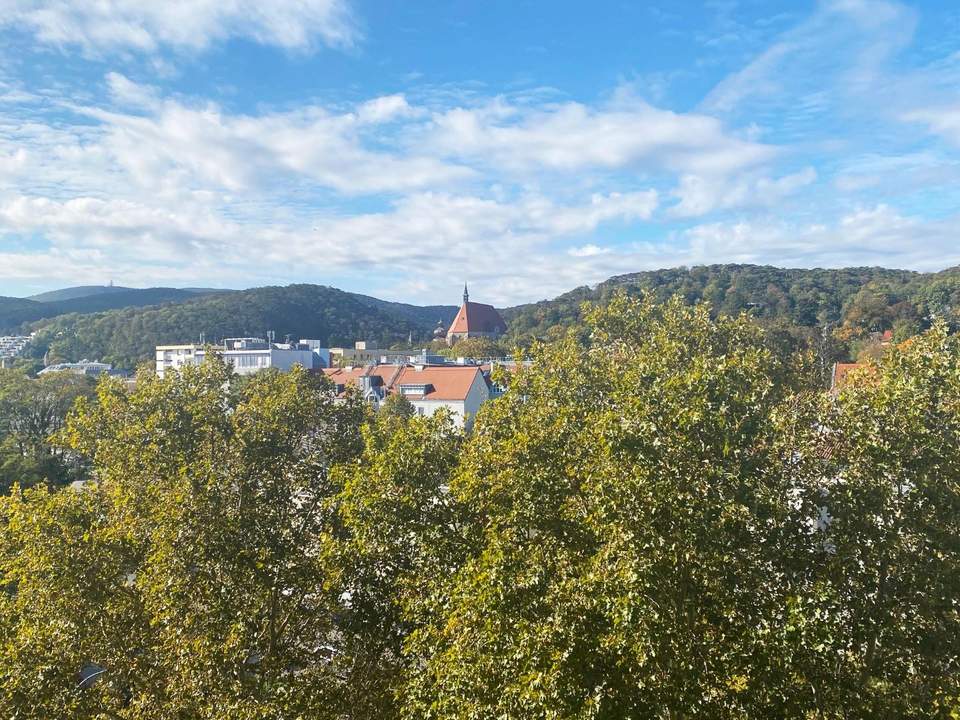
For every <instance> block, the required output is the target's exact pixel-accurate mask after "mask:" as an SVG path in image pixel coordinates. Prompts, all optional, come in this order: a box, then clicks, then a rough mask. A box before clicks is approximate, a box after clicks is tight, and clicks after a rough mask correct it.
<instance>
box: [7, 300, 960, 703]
mask: <svg viewBox="0 0 960 720" xmlns="http://www.w3.org/2000/svg"><path fill="white" fill-rule="evenodd" d="M585 322H586V323H587V326H588V328H589V333H587V337H588V339H587V340H586V341H582V340H581V339H580V337H578V336H577V335H575V334H570V335H567V336H565V337H563V338H560V339H558V340H557V341H555V342H553V343H550V344H548V345H536V346H534V347H533V348H532V350H531V353H532V355H533V357H534V362H533V364H532V366H531V367H529V368H522V369H520V370H518V371H517V372H516V373H515V374H514V375H512V376H511V377H510V378H509V379H504V382H509V390H508V392H507V393H506V394H505V395H504V396H503V397H502V398H500V399H498V400H495V401H492V402H490V403H488V404H486V405H485V406H484V407H483V409H482V410H481V411H480V413H479V416H478V417H477V419H476V423H475V426H474V429H473V431H472V432H471V434H470V435H468V436H466V437H464V436H463V435H461V434H460V433H459V432H458V431H456V430H455V429H454V428H453V426H452V424H451V423H450V422H449V421H448V420H447V419H445V418H444V417H442V416H434V417H433V418H423V417H416V416H411V415H410V413H409V412H405V411H404V409H403V407H402V405H403V403H400V402H397V403H392V404H391V408H390V410H389V411H387V412H384V413H381V414H380V415H378V416H377V417H376V418H372V417H370V416H369V414H368V411H367V409H366V408H365V406H364V405H363V404H362V403H361V402H360V401H359V400H358V399H357V398H356V397H352V398H348V400H347V401H346V402H337V401H336V400H335V398H334V396H333V389H332V388H331V387H330V386H329V385H328V384H327V381H326V380H325V379H324V378H318V377H315V376H311V375H308V374H306V373H303V372H297V371H295V372H292V373H288V374H278V373H274V372H265V373H263V374H259V375H256V376H253V377H252V378H250V379H249V380H245V381H244V382H242V383H241V382H239V381H238V380H237V379H236V378H235V377H233V376H231V374H230V372H229V370H228V368H226V367H225V366H224V365H222V364H220V363H219V362H217V361H216V360H215V359H211V360H210V361H208V362H207V363H206V364H204V365H203V366H200V367H196V368H194V367H189V368H186V369H185V370H184V372H183V375H182V376H175V377H171V378H167V379H165V380H159V379H157V378H155V377H153V376H151V375H149V374H144V375H142V376H141V377H140V378H139V382H138V387H137V389H136V391H134V392H132V393H128V392H127V391H126V390H124V389H123V387H122V386H121V385H119V384H118V383H116V382H115V381H111V380H105V381H104V382H103V383H102V384H101V385H100V387H99V392H98V397H97V399H96V400H95V401H93V400H82V401H80V403H79V405H78V406H77V408H76V410H75V411H74V413H73V414H72V415H71V417H70V420H69V422H68V423H67V427H66V429H65V431H64V432H63V433H62V434H61V435H60V439H59V442H61V443H63V444H64V445H66V446H67V447H69V448H71V449H72V450H73V451H75V452H77V453H80V454H82V455H83V456H85V457H87V458H89V460H90V462H91V463H92V467H93V473H94V477H95V478H96V479H97V482H96V483H91V484H90V485H89V486H88V487H87V489H86V490H84V491H61V492H54V491H50V490H49V489H47V488H45V487H39V488H36V489H31V490H22V489H16V490H15V491H14V492H13V493H12V495H11V496H10V497H8V498H5V499H3V500H2V503H0V517H2V522H0V573H2V575H3V587H4V588H5V589H4V590H3V591H2V592H0V604H2V606H0V637H2V639H3V642H2V643H0V669H2V673H0V711H2V714H4V715H7V716H11V717H18V718H37V719H39V718H44V719H45V718H51V717H71V718H79V719H82V718H101V717H111V718H128V719H132V718H151V720H153V719H160V720H162V719H164V718H169V719H171V720H173V719H174V718H209V719H211V720H212V719H213V718H218V719H219V718H244V719H252V718H299V717H303V718H307V717H309V718H351V719H360V718H371V719H372V718H377V719H380V718H410V719H413V718H451V719H452V718H458V719H459V718H476V719H478V720H479V719H480V718H494V717H496V718H557V719H562V718H570V719H573V718H577V719H582V718H678V717H683V718H711V719H714V718H766V717H778V718H874V717H889V718H894V717H895V718H931V717H943V718H949V717H956V714H957V713H958V712H960V666H958V662H960V659H958V653H960V613H958V604H957V603H958V600H957V598H958V596H960V592H958V591H960V540H958V538H960V454H958V452H957V448H958V447H960V338H958V337H957V336H956V335H951V334H949V332H948V330H947V328H946V327H945V325H944V324H942V323H940V324H937V325H935V326H934V327H933V328H932V329H931V330H929V331H927V332H926V333H925V334H923V335H921V336H919V337H916V338H914V339H913V340H912V341H910V342H909V343H906V344H903V345H901V346H898V347H895V348H893V349H892V350H891V351H890V352H889V353H887V354H886V355H885V356H884V357H883V359H882V361H881V363H880V364H879V365H877V366H875V367H874V368H873V369H870V370H866V371H864V372H863V373H861V374H860V375H859V376H858V377H855V378H854V379H853V380H852V381H851V382H850V383H849V384H848V385H847V386H846V387H845V388H844V389H843V390H842V391H841V392H840V393H839V395H837V396H836V397H832V396H829V395H828V394H826V393H824V392H822V391H812V390H809V389H807V388H809V386H810V382H809V377H808V376H809V372H810V368H809V363H808V361H809V358H808V357H807V356H804V355H782V354H778V353H776V352H773V351H772V350H771V347H770V339H769V336H768V333H767V332H766V331H765V330H763V329H762V328H760V327H758V326H757V325H756V323H753V322H751V321H750V320H748V319H747V318H745V317H728V316H722V315H721V316H718V317H713V316H711V314H710V312H709V310H708V309H707V308H706V307H705V306H702V305H701V306H690V305H687V304H685V303H684V302H683V300H682V299H675V300H672V301H669V302H668V303H666V304H659V303H656V302H654V301H652V300H650V299H647V300H644V301H640V300H636V299H630V298H626V297H615V298H613V299H612V300H611V301H610V302H609V303H607V304H606V306H605V307H602V308H599V309H593V310H591V311H590V312H588V313H587V314H586V316H585Z"/></svg>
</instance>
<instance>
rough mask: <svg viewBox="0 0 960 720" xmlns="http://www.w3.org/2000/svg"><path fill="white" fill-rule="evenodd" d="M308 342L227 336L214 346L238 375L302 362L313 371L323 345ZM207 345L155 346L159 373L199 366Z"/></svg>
mask: <svg viewBox="0 0 960 720" xmlns="http://www.w3.org/2000/svg"><path fill="white" fill-rule="evenodd" d="M309 342H310V341H308V342H307V343H303V344H301V343H271V342H268V341H266V340H264V339H262V338H252V337H245V338H227V339H226V340H224V341H223V345H222V347H218V348H216V349H215V352H216V353H217V354H218V355H219V356H221V357H222V358H223V359H224V361H226V362H227V363H229V364H230V365H232V366H233V369H234V371H235V372H236V373H237V374H238V375H251V374H253V373H255V372H259V371H260V370H266V369H267V368H276V369H278V370H290V369H292V368H293V366H294V365H302V366H303V367H304V368H306V369H308V370H311V369H313V368H316V367H319V366H321V364H322V362H323V353H322V352H321V351H322V350H323V348H313V347H311V346H310V344H309ZM207 347H208V346H204V345H195V344H191V345H158V346H157V349H156V372H157V375H158V376H160V377H164V376H165V374H166V373H168V372H170V371H171V370H179V369H181V368H183V367H184V366H186V365H199V364H200V363H202V362H203V359H204V357H205V356H206V352H207Z"/></svg>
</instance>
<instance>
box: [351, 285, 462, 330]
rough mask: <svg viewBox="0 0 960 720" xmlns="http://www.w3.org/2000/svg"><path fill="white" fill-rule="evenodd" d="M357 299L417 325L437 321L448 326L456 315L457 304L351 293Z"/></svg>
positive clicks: (428, 326)
mask: <svg viewBox="0 0 960 720" xmlns="http://www.w3.org/2000/svg"><path fill="white" fill-rule="evenodd" d="M351 294H352V295H353V296H354V297H355V298H356V299H357V300H359V301H360V302H361V303H363V304H364V305H367V306H368V307H372V308H376V309H377V310H382V311H384V312H386V313H389V314H391V315H395V316H397V317H401V318H403V319H404V320H409V321H410V322H411V323H414V324H415V325H417V326H418V327H422V328H430V329H432V328H435V327H436V326H437V322H440V323H442V324H443V325H444V327H449V326H450V323H452V322H453V318H454V317H456V315H457V310H459V309H460V307H459V306H458V305H408V304H406V303H398V302H389V301H388V300H379V299H377V298H375V297H370V296H369V295H358V294H356V293H351Z"/></svg>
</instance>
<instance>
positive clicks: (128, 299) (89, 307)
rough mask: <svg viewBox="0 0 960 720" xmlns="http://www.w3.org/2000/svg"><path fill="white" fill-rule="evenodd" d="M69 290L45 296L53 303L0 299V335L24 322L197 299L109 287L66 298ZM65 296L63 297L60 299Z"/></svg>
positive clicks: (187, 293)
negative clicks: (70, 314) (108, 289)
mask: <svg viewBox="0 0 960 720" xmlns="http://www.w3.org/2000/svg"><path fill="white" fill-rule="evenodd" d="M70 290H80V288H69V289H68V290H67V291H53V292H52V293H48V294H46V296H47V297H51V298H59V299H54V300H37V299H36V297H43V296H36V297H35V298H10V297H0V334H3V333H10V332H16V331H17V330H19V329H21V326H22V325H23V324H24V323H29V322H34V321H36V320H44V319H46V318H53V317H57V316H58V315H66V314H68V313H79V314H86V313H95V312H103V311H104V310H114V309H120V308H128V307H147V306H150V305H160V304H162V303H174V302H184V301H186V300H193V299H195V298H196V297H198V293H197V292H195V291H192V290H179V289H177V288H162V287H157V288H144V289H130V288H110V291H109V292H100V293H92V294H89V295H82V296H72V297H71V296H69V295H70V292H69V291H70ZM62 293H65V294H66V295H67V297H62V296H61V294H62Z"/></svg>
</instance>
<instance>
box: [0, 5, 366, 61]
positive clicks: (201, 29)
mask: <svg viewBox="0 0 960 720" xmlns="http://www.w3.org/2000/svg"><path fill="white" fill-rule="evenodd" d="M0 25H6V26H12V27H21V28H26V29H28V30H29V31H30V32H33V33H34V34H35V36H36V38H37V39H38V40H39V41H41V42H43V43H47V44H50V45H57V46H79V47H80V48H82V49H83V50H84V51H85V52H87V53H91V54H99V53H104V52H113V51H140V52H156V51H157V50H158V49H159V48H161V47H170V48H174V49H187V50H203V49H205V48H207V47H208V46H210V45H212V44H214V43H217V42H221V41H223V40H226V39H228V38H231V37H243V38H249V39H251V40H254V41H256V42H259V43H262V44H265V45H275V46H278V47H282V48H286V49H291V50H307V49H310V48H312V47H313V46H314V45H315V44H316V43H317V42H318V41H319V42H322V43H323V44H326V45H330V46H333V47H349V46H351V45H353V44H354V43H355V42H356V41H357V40H358V37H359V33H358V30H357V26H356V23H355V21H354V19H353V17H352V15H351V13H350V10H349V8H348V6H347V4H346V2H345V1H344V0H269V1H263V0H162V2H161V1H159V0H146V1H144V0H80V1H77V0H0Z"/></svg>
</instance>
